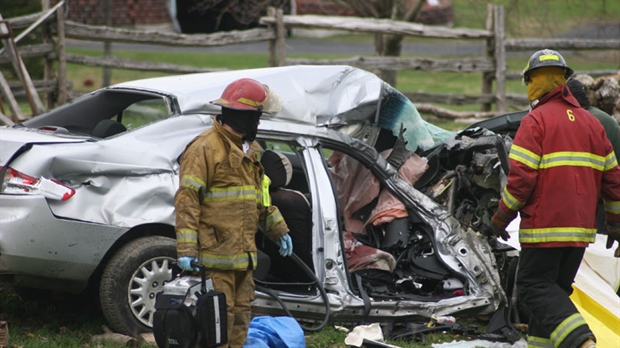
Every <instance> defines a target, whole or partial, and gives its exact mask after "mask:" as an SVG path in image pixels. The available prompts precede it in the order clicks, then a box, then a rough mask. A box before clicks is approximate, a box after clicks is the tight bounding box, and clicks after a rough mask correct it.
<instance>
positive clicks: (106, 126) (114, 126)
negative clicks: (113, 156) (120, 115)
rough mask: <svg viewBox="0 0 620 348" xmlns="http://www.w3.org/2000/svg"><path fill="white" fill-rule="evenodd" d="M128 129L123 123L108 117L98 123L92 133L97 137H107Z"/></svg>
mask: <svg viewBox="0 0 620 348" xmlns="http://www.w3.org/2000/svg"><path fill="white" fill-rule="evenodd" d="M126 130H127V128H126V127H125V126H123V124H122V123H120V122H118V121H115V120H112V119H108V118H106V119H103V120H101V121H99V123H97V125H96V126H95V128H93V131H92V132H91V134H92V135H93V136H95V137H97V138H103V139H105V138H107V137H111V136H113V135H116V134H119V133H122V132H125V131H126Z"/></svg>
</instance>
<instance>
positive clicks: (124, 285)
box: [99, 236, 177, 337]
mask: <svg viewBox="0 0 620 348" xmlns="http://www.w3.org/2000/svg"><path fill="white" fill-rule="evenodd" d="M176 254H177V252H176V241H175V240H174V239H172V238H167V237H160V236H150V237H142V238H139V239H136V240H134V241H131V242H130V243H127V244H126V245H124V246H123V247H122V248H120V249H119V250H118V251H117V252H116V254H114V255H113V256H112V258H111V259H110V261H109V262H108V264H107V265H106V267H105V269H104V271H103V274H102V276H101V285H100V287H99V297H100V301H101V309H102V311H103V315H104V316H105V318H106V320H107V322H108V325H109V326H110V328H111V329H112V330H113V331H115V332H119V333H122V334H125V335H129V336H132V337H136V336H137V335H138V334H140V333H143V332H149V331H151V328H152V323H153V313H154V312H155V296H156V295H157V293H159V292H160V291H161V290H162V289H163V285H164V283H165V282H166V281H168V280H170V278H171V276H172V269H171V267H172V263H173V262H175V260H176Z"/></svg>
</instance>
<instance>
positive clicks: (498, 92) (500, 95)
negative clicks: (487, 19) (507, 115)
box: [493, 6, 507, 112]
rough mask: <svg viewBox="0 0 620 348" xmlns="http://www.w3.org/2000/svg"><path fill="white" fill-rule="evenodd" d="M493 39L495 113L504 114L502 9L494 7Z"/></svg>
mask: <svg viewBox="0 0 620 348" xmlns="http://www.w3.org/2000/svg"><path fill="white" fill-rule="evenodd" d="M493 13H494V16H493V18H494V19H493V24H494V25H493V33H494V35H493V36H494V37H495V96H496V99H497V111H499V112H506V109H507V108H506V48H505V45H504V7H502V6H495V9H494V11H493Z"/></svg>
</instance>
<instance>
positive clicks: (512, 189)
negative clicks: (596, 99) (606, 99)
mask: <svg viewBox="0 0 620 348" xmlns="http://www.w3.org/2000/svg"><path fill="white" fill-rule="evenodd" d="M572 73H573V71H572V70H571V69H570V68H569V67H568V66H566V63H565V61H564V58H563V57H562V56H561V55H560V54H559V53H558V52H556V51H553V50H542V51H538V52H536V53H534V54H533V55H532V57H531V58H530V60H529V62H528V63H527V66H526V67H525V69H524V71H523V77H524V82H525V84H526V85H527V95H528V98H529V100H530V101H532V102H535V101H537V103H536V104H535V105H534V106H533V108H532V110H531V111H530V112H529V113H528V114H527V115H526V116H525V117H524V118H523V120H522V121H521V125H520V127H519V130H518V131H517V133H516V135H515V138H514V142H513V144H512V147H511V149H510V155H509V158H510V171H509V173H508V181H507V183H506V188H505V189H504V193H503V195H502V199H501V200H500V203H499V209H498V211H497V213H496V214H495V215H494V216H493V218H492V223H491V226H490V227H491V230H492V231H493V233H494V234H495V235H497V236H499V237H501V238H502V239H504V240H507V239H508V238H510V236H509V235H508V233H506V231H505V228H506V226H507V225H508V223H509V222H510V221H512V220H513V219H514V218H515V217H516V215H517V212H519V213H520V215H521V224H520V226H519V242H520V244H521V253H520V256H519V268H518V271H517V288H518V298H519V301H520V302H521V303H522V304H523V305H524V306H525V307H526V308H527V309H528V310H529V311H530V312H531V313H530V314H531V315H530V322H529V328H528V347H541V348H542V347H559V348H580V347H581V348H594V347H596V343H595V337H594V334H593V333H592V331H591V330H590V328H589V327H588V324H587V323H586V321H585V319H584V317H583V316H582V315H581V314H580V313H579V312H578V311H577V308H576V307H575V305H574V304H573V303H572V302H571V300H570V298H569V295H570V294H571V292H572V291H573V289H572V283H573V281H574V279H575V275H576V273H577V270H578V268H579V264H580V263H581V260H582V258H583V254H584V251H585V248H586V247H587V246H588V244H589V243H593V242H594V240H595V235H596V206H597V199H598V197H599V195H601V196H602V197H603V199H604V202H605V204H604V205H605V212H606V218H607V227H608V231H609V239H608V244H607V248H611V247H612V244H613V243H614V241H620V167H618V161H617V158H616V154H615V153H614V150H613V148H612V145H611V143H610V142H609V140H608V139H607V136H606V135H605V130H604V129H603V126H602V125H601V123H600V122H599V121H598V120H597V119H596V118H594V117H593V116H592V115H591V114H590V113H589V112H588V111H586V110H584V109H582V108H581V107H580V106H579V103H578V102H577V100H576V99H575V98H574V96H573V95H572V94H571V92H570V90H569V88H568V86H567V85H566V79H567V78H568V77H569V76H570V75H571V74H572ZM533 104H534V103H533ZM619 251H620V248H618V249H617V250H616V253H615V254H616V256H620V253H619Z"/></svg>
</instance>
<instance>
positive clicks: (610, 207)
mask: <svg viewBox="0 0 620 348" xmlns="http://www.w3.org/2000/svg"><path fill="white" fill-rule="evenodd" d="M604 202H605V211H606V212H608V213H610V214H620V202H610V201H608V200H604Z"/></svg>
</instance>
